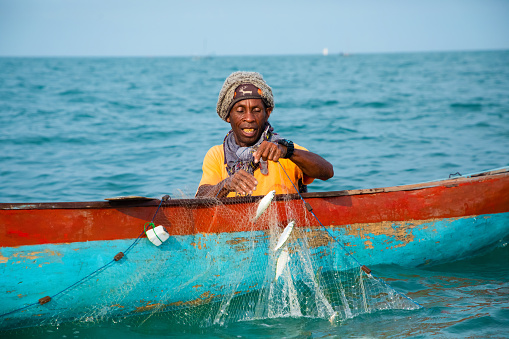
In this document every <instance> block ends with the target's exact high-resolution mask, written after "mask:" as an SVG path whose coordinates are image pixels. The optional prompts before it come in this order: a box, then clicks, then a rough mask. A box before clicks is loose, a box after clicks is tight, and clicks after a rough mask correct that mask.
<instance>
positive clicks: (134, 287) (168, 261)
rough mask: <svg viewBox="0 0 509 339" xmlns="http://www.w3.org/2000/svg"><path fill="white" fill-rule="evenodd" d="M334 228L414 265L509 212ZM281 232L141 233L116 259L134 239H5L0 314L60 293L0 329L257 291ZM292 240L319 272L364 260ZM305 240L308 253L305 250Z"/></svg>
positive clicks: (373, 260) (350, 240)
mask: <svg viewBox="0 0 509 339" xmlns="http://www.w3.org/2000/svg"><path fill="white" fill-rule="evenodd" d="M328 229H329V231H330V232H331V234H332V236H333V237H334V238H335V239H337V240H338V241H340V242H341V243H342V244H344V246H345V248H346V250H347V251H349V252H351V253H352V254H353V255H354V257H355V258H356V259H357V260H358V261H359V262H360V263H361V264H364V265H369V266H375V265H379V264H398V265H401V266H407V267H415V266H419V265H426V264H434V263H439V262H445V261H453V260H456V259H460V258H464V257H466V256H469V255H472V254H474V253H476V252H477V251H480V250H482V249H484V248H486V247H487V246H492V245H494V244H496V243H497V241H499V240H500V239H502V238H504V237H506V236H508V235H509V213H496V214H487V215H480V216H475V217H459V218H444V219H434V220H419V221H416V220H414V221H404V222H380V223H368V224H363V225H361V224H351V225H343V226H333V227H329V228H328ZM275 238H276V237H275V236H271V234H270V231H269V230H256V231H247V232H233V233H197V234H191V235H175V236H171V237H170V238H169V239H168V241H167V242H165V243H164V244H163V245H161V246H160V247H156V246H154V245H153V244H152V243H150V242H149V241H148V240H147V239H145V238H142V239H140V241H139V242H138V243H137V244H136V245H135V246H134V247H132V249H131V250H130V251H129V252H128V253H127V254H126V256H125V257H124V258H123V259H121V260H120V261H114V262H111V260H112V258H113V257H114V255H115V254H117V253H118V252H124V251H125V250H126V248H128V247H129V246H130V245H131V244H132V243H133V242H134V241H135V239H132V238H131V239H122V240H105V241H88V242H74V243H68V244H66V243H60V244H43V245H26V246H19V247H3V248H1V256H0V258H1V260H2V261H1V262H0V275H1V277H2V278H1V283H0V293H1V294H2V299H1V300H2V303H1V305H0V314H5V313H8V312H11V311H13V310H16V309H19V308H20V307H23V306H26V305H30V304H32V303H34V302H37V300H38V299H39V298H42V297H44V296H48V295H49V296H55V295H56V297H54V298H53V300H52V301H51V302H49V303H47V304H44V305H35V306H32V307H29V308H27V309H26V310H23V311H21V312H13V313H12V314H9V315H7V316H4V317H2V318H0V328H9V327H14V326H16V327H17V326H23V324H24V319H31V320H29V322H30V321H33V319H34V318H35V319H37V321H39V322H40V323H45V322H47V321H50V320H51V319H52V318H53V319H54V318H55V316H57V318H58V319H59V320H62V321H63V320H66V319H72V318H76V317H78V318H79V317H81V316H84V315H86V316H87V317H92V318H94V319H97V318H100V317H101V315H102V314H103V315H105V314H107V315H108V316H109V317H111V316H114V315H118V316H125V315H134V314H140V313H144V312H152V311H154V310H161V311H172V310H177V309H181V308H186V307H189V306H197V305H202V304H207V303H211V302H214V301H218V300H220V299H221V298H223V297H224V296H226V295H229V294H230V293H236V294H244V293H250V292H254V291H256V290H258V289H260V288H261V286H264V284H265V285H266V284H267V282H270V281H271V280H272V279H273V276H274V274H275V273H274V272H275V260H276V258H275V256H274V255H273V252H272V250H271V248H273V247H274V244H275V241H276V239H275ZM289 246H290V252H291V260H308V259H311V258H312V259H313V262H314V265H315V266H316V267H313V269H314V270H315V271H316V270H318V269H319V268H320V267H321V268H320V270H321V272H326V271H334V270H348V269H355V268H356V267H357V268H358V264H357V262H355V261H353V260H351V259H350V256H347V255H346V252H345V251H343V250H342V249H341V247H340V246H338V244H336V242H335V241H334V239H332V238H331V237H330V236H329V235H328V234H327V233H326V232H325V231H324V230H323V229H322V228H320V227H312V228H309V227H307V228H306V227H304V228H299V229H298V230H295V231H294V234H293V236H292V241H291V242H290V244H289ZM303 248H305V249H306V250H307V251H308V252H309V253H307V254H306V255H307V257H302V256H301V254H302V253H299V251H300V252H302V249H303ZM306 258H308V259H306ZM108 263H110V264H109V265H107V264H108ZM104 265H107V266H106V267H105V268H104V269H102V270H101V271H99V272H97V273H95V274H93V275H92V276H89V277H88V278H86V279H85V280H83V281H82V282H80V283H79V284H78V285H75V286H73V287H72V288H70V289H67V290H66V288H68V287H69V286H72V285H73V284H75V283H76V282H77V281H79V280H80V279H82V278H83V277H87V276H88V275H89V274H90V273H92V272H94V271H96V270H97V269H98V268H99V267H102V266H104ZM294 274H295V276H293V279H295V280H299V279H303V277H299V276H298V275H299V274H304V273H299V272H296V273H294ZM61 291H64V292H63V293H61V294H58V293H59V292H61ZM81 320H84V321H86V320H87V319H81Z"/></svg>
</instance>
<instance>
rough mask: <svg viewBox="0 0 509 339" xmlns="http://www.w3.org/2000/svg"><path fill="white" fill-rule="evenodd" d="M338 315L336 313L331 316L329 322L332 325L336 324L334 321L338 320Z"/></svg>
mask: <svg viewBox="0 0 509 339" xmlns="http://www.w3.org/2000/svg"><path fill="white" fill-rule="evenodd" d="M337 315H338V312H334V314H333V315H331V316H330V318H329V321H330V323H331V324H334V320H336V317H337Z"/></svg>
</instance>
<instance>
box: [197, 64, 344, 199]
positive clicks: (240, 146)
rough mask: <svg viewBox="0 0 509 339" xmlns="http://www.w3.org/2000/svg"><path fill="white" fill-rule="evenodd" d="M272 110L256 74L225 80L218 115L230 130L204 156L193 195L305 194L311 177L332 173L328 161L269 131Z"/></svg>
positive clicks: (235, 75)
mask: <svg viewBox="0 0 509 339" xmlns="http://www.w3.org/2000/svg"><path fill="white" fill-rule="evenodd" d="M273 109H274V97H273V95H272V89H271V88H270V87H269V86H268V85H267V83H266V82H265V80H264V79H263V77H262V76H261V74H259V73H256V72H235V73H232V74H231V75H230V76H229V77H228V78H226V80H225V82H224V84H223V88H222V89H221V91H220V93H219V99H218V101H217V114H218V115H219V117H221V119H223V120H224V121H226V122H228V123H230V125H231V130H230V131H229V132H228V134H226V137H225V138H224V141H223V144H222V145H217V146H213V147H212V148H211V149H210V150H209V151H208V152H207V154H206V155H205V159H204V160H203V175H202V178H201V181H200V185H199V187H198V191H197V192H196V196H197V197H226V196H228V197H231V196H236V195H265V194H267V193H268V192H270V191H272V190H275V191H276V193H277V194H286V193H296V188H295V187H297V189H298V190H299V191H300V192H305V191H306V190H307V185H309V184H310V183H311V182H313V180H314V179H315V178H318V179H321V180H327V179H329V178H331V177H332V176H333V175H334V170H333V168H332V165H331V164H330V163H329V162H328V161H327V160H325V159H324V158H322V157H321V156H319V155H318V154H315V153H312V152H309V151H308V150H306V149H305V148H304V147H301V146H299V145H297V144H294V143H293V142H291V141H289V140H286V139H283V138H281V136H279V134H277V133H275V132H274V130H273V128H272V126H271V125H270V123H269V122H268V119H269V117H270V114H271V113H272V111H273Z"/></svg>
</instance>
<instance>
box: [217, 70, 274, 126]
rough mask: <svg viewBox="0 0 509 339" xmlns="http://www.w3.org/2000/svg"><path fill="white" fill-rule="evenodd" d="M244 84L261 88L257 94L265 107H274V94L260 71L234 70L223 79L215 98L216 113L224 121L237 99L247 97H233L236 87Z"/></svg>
mask: <svg viewBox="0 0 509 339" xmlns="http://www.w3.org/2000/svg"><path fill="white" fill-rule="evenodd" d="M245 84H251V85H254V86H256V88H258V89H260V90H261V94H259V95H260V96H261V98H262V100H263V103H264V104H265V106H266V108H269V107H270V108H273V107H274V96H273V95H272V89H271V88H270V87H269V85H267V83H266V82H265V80H263V77H262V75H261V74H260V73H257V72H243V71H239V72H234V73H232V74H230V76H229V77H228V78H226V80H225V81H224V84H223V88H221V91H220V92H219V98H218V100H217V114H218V115H219V117H220V118H221V119H223V120H224V121H226V118H227V117H228V115H229V114H230V110H231V109H232V107H233V105H234V104H235V103H236V102H237V101H239V100H244V99H249V98H248V97H245V96H244V97H241V98H238V97H237V98H234V94H235V90H236V89H237V87H239V86H240V85H245ZM258 93H260V92H258ZM258 93H257V94H258ZM260 96H257V97H260Z"/></svg>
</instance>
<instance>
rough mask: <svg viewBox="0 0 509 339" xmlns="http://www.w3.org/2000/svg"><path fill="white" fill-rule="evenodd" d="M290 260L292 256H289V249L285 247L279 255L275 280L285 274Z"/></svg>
mask: <svg viewBox="0 0 509 339" xmlns="http://www.w3.org/2000/svg"><path fill="white" fill-rule="evenodd" d="M288 259H290V255H289V254H288V248H287V247H285V248H283V250H282V251H281V253H280V254H279V257H278V258H277V264H276V277H275V278H274V280H277V278H279V276H280V275H281V273H283V270H284V269H285V267H286V264H287V263H288Z"/></svg>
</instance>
